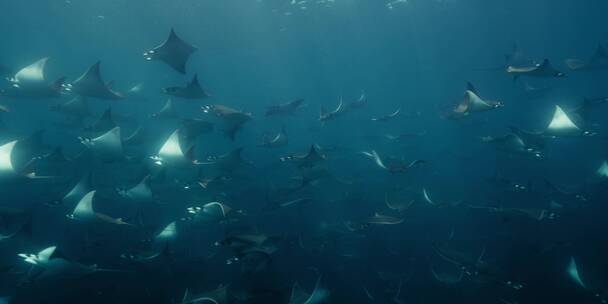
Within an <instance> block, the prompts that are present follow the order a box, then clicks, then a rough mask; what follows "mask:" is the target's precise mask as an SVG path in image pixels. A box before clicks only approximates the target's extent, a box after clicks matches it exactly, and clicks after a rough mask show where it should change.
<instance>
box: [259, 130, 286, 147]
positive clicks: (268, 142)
mask: <svg viewBox="0 0 608 304" xmlns="http://www.w3.org/2000/svg"><path fill="white" fill-rule="evenodd" d="M288 143H289V140H288V138H287V132H285V128H284V127H283V128H281V131H280V132H279V133H277V134H276V135H274V136H269V135H267V134H264V136H263V137H262V142H261V143H259V144H258V146H259V147H265V148H277V147H283V146H286V145H287V144H288Z"/></svg>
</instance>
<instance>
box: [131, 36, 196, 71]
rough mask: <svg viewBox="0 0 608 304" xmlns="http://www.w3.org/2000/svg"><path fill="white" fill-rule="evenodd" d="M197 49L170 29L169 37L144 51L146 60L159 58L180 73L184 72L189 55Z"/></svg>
mask: <svg viewBox="0 0 608 304" xmlns="http://www.w3.org/2000/svg"><path fill="white" fill-rule="evenodd" d="M196 50H197V48H196V47H194V46H192V45H191V44H189V43H187V42H185V41H184V40H182V39H181V38H180V37H178V36H177V34H176V33H175V31H174V30H173V29H171V32H170V33H169V37H168V38H167V39H166V40H165V41H164V42H163V43H162V44H160V45H159V46H157V47H155V48H153V49H151V50H148V51H146V52H144V54H143V56H144V58H145V59H146V60H148V61H151V60H159V61H162V62H164V63H166V64H167V65H169V66H170V67H172V68H173V69H174V70H176V71H177V72H179V73H181V74H185V73H186V63H187V62H188V59H189V58H190V55H192V53H194V52H195V51H196Z"/></svg>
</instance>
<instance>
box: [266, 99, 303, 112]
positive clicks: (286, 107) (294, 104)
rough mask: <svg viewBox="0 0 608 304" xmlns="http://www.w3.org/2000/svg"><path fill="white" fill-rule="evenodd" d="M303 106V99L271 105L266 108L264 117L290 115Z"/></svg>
mask: <svg viewBox="0 0 608 304" xmlns="http://www.w3.org/2000/svg"><path fill="white" fill-rule="evenodd" d="M303 104H304V99H302V98H298V99H295V100H293V101H290V102H286V103H282V104H279V105H273V106H269V107H267V108H266V116H279V115H292V114H294V113H295V112H296V111H297V110H298V109H300V108H301V107H302V106H303Z"/></svg>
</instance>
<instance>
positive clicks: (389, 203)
mask: <svg viewBox="0 0 608 304" xmlns="http://www.w3.org/2000/svg"><path fill="white" fill-rule="evenodd" d="M415 201H416V200H413V199H411V200H404V199H401V200H399V201H398V202H396V203H395V202H394V201H393V200H390V199H389V195H388V193H386V194H385V195H384V204H385V205H386V207H388V209H391V210H394V211H397V212H399V213H402V212H404V211H406V210H408V209H409V208H410V207H411V206H412V205H413V204H414V202H415Z"/></svg>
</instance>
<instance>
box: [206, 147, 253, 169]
mask: <svg viewBox="0 0 608 304" xmlns="http://www.w3.org/2000/svg"><path fill="white" fill-rule="evenodd" d="M242 152H243V148H235V149H233V150H232V151H230V152H228V153H226V154H223V155H220V156H217V157H213V156H212V157H210V158H208V160H207V162H205V163H203V164H213V165H215V166H216V168H217V169H218V170H219V171H221V172H223V173H228V174H230V173H232V172H233V171H234V170H236V169H237V168H238V167H239V166H241V165H242V164H244V163H245V161H244V160H243V158H242Z"/></svg>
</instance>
